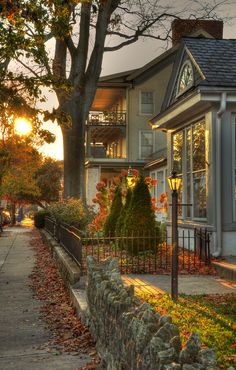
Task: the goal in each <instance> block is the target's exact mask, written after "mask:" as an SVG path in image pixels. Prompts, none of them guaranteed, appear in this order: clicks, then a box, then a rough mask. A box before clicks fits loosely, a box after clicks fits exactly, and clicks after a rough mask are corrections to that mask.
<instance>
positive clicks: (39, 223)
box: [34, 209, 50, 229]
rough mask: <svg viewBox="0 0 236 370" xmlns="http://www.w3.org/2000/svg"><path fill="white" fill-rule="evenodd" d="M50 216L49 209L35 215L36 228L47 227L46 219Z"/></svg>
mask: <svg viewBox="0 0 236 370" xmlns="http://www.w3.org/2000/svg"><path fill="white" fill-rule="evenodd" d="M47 216H50V213H49V211H48V210H47V209H42V210H40V211H38V212H36V213H35V214H34V226H35V227H37V228H38V229H42V228H44V226H45V217H47Z"/></svg>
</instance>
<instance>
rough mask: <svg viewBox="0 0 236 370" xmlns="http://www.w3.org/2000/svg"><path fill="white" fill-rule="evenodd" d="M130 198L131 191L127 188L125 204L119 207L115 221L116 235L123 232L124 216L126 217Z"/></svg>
mask: <svg viewBox="0 0 236 370" xmlns="http://www.w3.org/2000/svg"><path fill="white" fill-rule="evenodd" d="M131 198H132V191H131V189H129V188H128V190H127V193H126V199H125V204H124V205H123V207H122V208H121V212H120V216H119V218H118V220H117V223H116V235H117V236H122V235H123V233H124V226H125V218H126V213H127V211H128V209H129V206H130V202H131Z"/></svg>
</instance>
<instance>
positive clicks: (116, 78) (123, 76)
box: [99, 69, 138, 82]
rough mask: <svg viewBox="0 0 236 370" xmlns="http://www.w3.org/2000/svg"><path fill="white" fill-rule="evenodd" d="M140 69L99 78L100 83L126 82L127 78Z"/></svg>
mask: <svg viewBox="0 0 236 370" xmlns="http://www.w3.org/2000/svg"><path fill="white" fill-rule="evenodd" d="M137 70H138V69H131V70H129V71H124V72H119V73H114V74H112V75H107V76H102V77H100V78H99V82H112V81H114V82H125V81H126V79H127V77H128V76H130V75H131V74H133V73H135V72H136V71H137Z"/></svg>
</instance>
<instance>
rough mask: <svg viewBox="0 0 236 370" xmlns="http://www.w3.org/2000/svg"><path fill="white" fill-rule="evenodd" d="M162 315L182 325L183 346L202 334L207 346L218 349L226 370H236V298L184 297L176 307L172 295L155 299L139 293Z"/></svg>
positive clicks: (220, 363)
mask: <svg viewBox="0 0 236 370" xmlns="http://www.w3.org/2000/svg"><path fill="white" fill-rule="evenodd" d="M138 295H139V297H140V298H141V299H142V300H145V301H147V302H149V303H150V304H151V305H152V307H154V309H155V310H156V311H158V312H159V313H161V314H168V315H171V316H172V318H173V323H175V324H176V325H178V327H179V329H180V333H181V338H182V344H183V346H184V345H185V343H186V341H187V339H188V337H189V336H190V334H191V333H192V332H198V333H199V334H200V336H201V340H202V344H203V346H206V347H210V348H214V349H215V351H216V354H217V359H218V364H219V366H220V367H221V368H222V369H227V367H229V366H234V367H235V366H236V295H235V294H228V295H201V296H186V295H180V297H179V300H178V302H177V303H174V302H173V301H172V300H171V299H170V296H169V295H160V296H159V297H156V296H155V297H151V296H149V295H146V294H143V293H138Z"/></svg>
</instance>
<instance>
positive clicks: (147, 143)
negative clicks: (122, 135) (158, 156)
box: [139, 131, 153, 159]
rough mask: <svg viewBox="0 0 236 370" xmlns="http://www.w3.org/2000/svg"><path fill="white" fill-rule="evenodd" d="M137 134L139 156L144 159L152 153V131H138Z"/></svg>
mask: <svg viewBox="0 0 236 370" xmlns="http://www.w3.org/2000/svg"><path fill="white" fill-rule="evenodd" d="M139 134H140V136H139V148H140V153H139V157H140V158H142V159H145V158H148V157H150V155H151V154H152V153H153V132H152V131H140V132H139Z"/></svg>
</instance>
